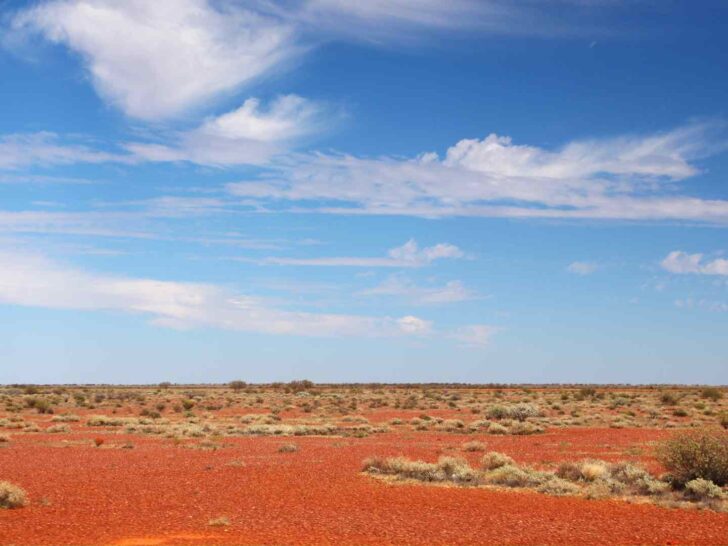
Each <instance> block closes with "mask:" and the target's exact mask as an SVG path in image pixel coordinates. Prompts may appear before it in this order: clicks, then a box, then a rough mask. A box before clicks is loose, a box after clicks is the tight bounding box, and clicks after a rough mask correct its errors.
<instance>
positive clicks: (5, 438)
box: [0, 434, 10, 444]
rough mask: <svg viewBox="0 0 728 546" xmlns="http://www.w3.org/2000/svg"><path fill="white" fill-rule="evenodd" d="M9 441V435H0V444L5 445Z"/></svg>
mask: <svg viewBox="0 0 728 546" xmlns="http://www.w3.org/2000/svg"><path fill="white" fill-rule="evenodd" d="M9 441H10V434H0V444H6V443H8V442H9Z"/></svg>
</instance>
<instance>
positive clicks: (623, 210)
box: [228, 124, 728, 223]
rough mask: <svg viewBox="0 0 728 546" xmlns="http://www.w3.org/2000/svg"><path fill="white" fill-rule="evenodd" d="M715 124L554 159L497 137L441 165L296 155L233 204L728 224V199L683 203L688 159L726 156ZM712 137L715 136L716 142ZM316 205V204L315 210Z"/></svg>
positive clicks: (588, 147) (236, 187) (581, 144)
mask: <svg viewBox="0 0 728 546" xmlns="http://www.w3.org/2000/svg"><path fill="white" fill-rule="evenodd" d="M718 130H719V128H718V126H717V125H710V124H702V125H700V124H694V125H688V126H685V127H680V128H677V129H675V130H673V131H669V132H666V133H659V134H654V135H647V136H642V137H637V136H631V137H617V138H610V139H602V140H589V141H577V142H572V143H570V144H567V145H566V146H564V147H563V148H561V149H559V150H555V151H549V150H545V149H543V148H538V147H534V146H522V145H516V144H514V143H513V142H512V141H511V140H510V139H508V138H504V137H499V136H496V135H491V136H488V137H486V138H485V139H483V140H463V141H460V142H459V143H457V144H455V145H454V146H453V147H451V148H450V149H448V150H447V152H446V154H445V157H444V158H443V159H440V158H439V157H438V156H437V154H434V153H426V154H422V155H420V156H418V157H415V158H412V159H400V158H392V157H383V158H377V159H365V158H358V157H353V156H349V155H326V154H316V155H298V156H296V157H295V158H293V159H291V160H289V161H287V162H286V163H285V164H283V165H277V166H274V167H273V168H271V169H270V170H269V171H268V172H267V173H266V174H264V175H263V176H261V177H260V178H258V179H255V180H250V181H242V182H235V183H231V184H229V185H228V191H229V192H230V193H231V194H233V195H236V196H241V197H246V198H252V199H257V200H261V201H263V200H271V201H276V202H277V203H276V205H277V209H278V210H280V207H281V206H286V204H288V206H289V207H290V209H291V210H296V211H316V212H325V213H331V214H379V215H410V216H421V217H432V218H436V217H443V216H494V217H517V218H573V219H584V218H597V219H629V220H672V219H679V220H694V221H703V222H714V223H728V201H725V200H707V199H700V198H696V197H690V196H685V195H681V194H680V192H679V191H677V188H676V184H677V181H680V180H682V179H685V178H686V177H690V176H693V175H695V174H697V173H698V172H699V171H698V169H697V167H695V166H694V165H693V164H692V161H694V160H696V159H698V158H701V157H703V156H707V155H709V154H711V153H715V152H717V151H718V150H721V149H722V147H723V146H724V143H725V140H724V139H722V137H719V136H717V135H715V134H714V133H715V132H716V131H718ZM711 135H712V136H711ZM312 203H313V204H312Z"/></svg>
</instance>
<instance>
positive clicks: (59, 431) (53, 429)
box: [46, 425, 71, 434]
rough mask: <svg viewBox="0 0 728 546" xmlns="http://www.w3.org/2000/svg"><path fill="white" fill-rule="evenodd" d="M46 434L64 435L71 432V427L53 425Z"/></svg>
mask: <svg viewBox="0 0 728 546" xmlns="http://www.w3.org/2000/svg"><path fill="white" fill-rule="evenodd" d="M46 432H48V433H50V434H63V433H66V432H71V427H69V426H68V425H53V426H52V427H48V428H47V429H46Z"/></svg>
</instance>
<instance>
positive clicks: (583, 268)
mask: <svg viewBox="0 0 728 546" xmlns="http://www.w3.org/2000/svg"><path fill="white" fill-rule="evenodd" d="M597 268H598V266H597V264H595V263H591V262H572V263H570V264H569V266H568V267H567V268H566V270H567V271H568V272H569V273H574V274H576V275H591V274H592V273H594V272H595V271H596V270H597Z"/></svg>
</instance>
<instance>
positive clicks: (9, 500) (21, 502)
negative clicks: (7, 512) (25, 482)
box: [0, 482, 28, 509]
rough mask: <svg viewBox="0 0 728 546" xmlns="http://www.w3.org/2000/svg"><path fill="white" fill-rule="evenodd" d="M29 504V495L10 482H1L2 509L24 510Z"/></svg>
mask: <svg viewBox="0 0 728 546" xmlns="http://www.w3.org/2000/svg"><path fill="white" fill-rule="evenodd" d="M27 504H28V495H27V493H26V492H25V491H24V490H23V489H21V488H20V487H18V486H17V485H14V484H12V483H10V482H0V508H7V509H13V508H22V507H23V506H27Z"/></svg>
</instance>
